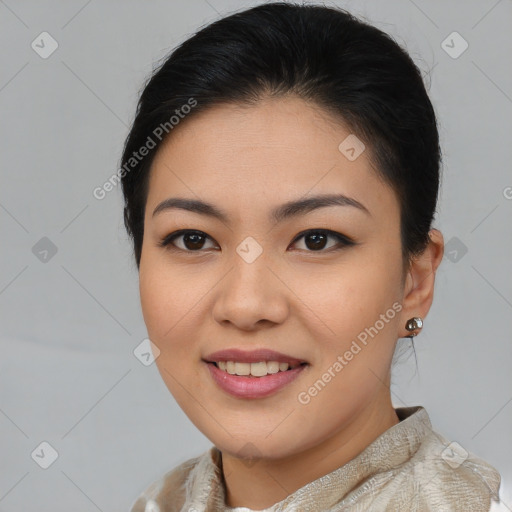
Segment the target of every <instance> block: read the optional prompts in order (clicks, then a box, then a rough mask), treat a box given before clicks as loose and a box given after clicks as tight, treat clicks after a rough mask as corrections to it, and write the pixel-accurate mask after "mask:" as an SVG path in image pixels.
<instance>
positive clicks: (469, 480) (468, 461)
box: [386, 430, 501, 512]
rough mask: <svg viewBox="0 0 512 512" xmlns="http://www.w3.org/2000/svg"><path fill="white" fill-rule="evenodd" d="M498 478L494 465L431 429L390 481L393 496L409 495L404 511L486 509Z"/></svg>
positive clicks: (473, 511) (495, 494) (470, 511)
mask: <svg viewBox="0 0 512 512" xmlns="http://www.w3.org/2000/svg"><path fill="white" fill-rule="evenodd" d="M500 481H501V477H500V474H499V473H498V471H497V470H496V469H495V468H494V467H493V466H491V465H490V464H489V463H487V462H486V461H484V460H482V459H480V458H479V457H477V456H476V455H474V454H473V453H471V452H468V451H467V450H466V449H464V447H462V446H461V445H460V444H458V443H457V442H450V441H449V440H448V439H446V438H445V437H444V436H442V435H441V434H439V433H437V432H435V431H434V430H432V431H431V432H430V433H429V434H428V435H427V436H426V437H425V439H424V441H423V442H422V444H421V446H420V447H419V449H418V451H417V452H416V453H415V455H414V456H413V457H412V458H411V459H410V460H409V461H408V462H407V463H405V464H404V466H403V467H402V468H396V472H395V474H394V478H393V481H392V482H393V483H392V484H391V482H390V484H391V486H392V487H394V488H395V489H394V491H395V492H394V493H393V494H395V496H397V497H398V496H400V497H401V498H403V497H404V495H407V496H408V497H409V498H408V499H407V501H408V503H407V504H405V503H403V505H404V507H403V510H405V509H407V510H418V511H420V510H421V511H422V510H436V511H445V512H488V511H489V509H490V507H491V504H492V500H496V501H498V500H499V498H498V494H499V487H500ZM405 489H408V491H409V492H406V493H405V494H404V490H405ZM411 502H412V503H411ZM386 510H388V509H386ZM389 510H391V509H389ZM393 510H402V508H398V509H393Z"/></svg>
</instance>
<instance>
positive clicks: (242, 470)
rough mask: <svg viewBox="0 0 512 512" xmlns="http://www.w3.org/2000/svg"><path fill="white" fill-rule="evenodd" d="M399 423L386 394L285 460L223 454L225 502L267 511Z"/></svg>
mask: <svg viewBox="0 0 512 512" xmlns="http://www.w3.org/2000/svg"><path fill="white" fill-rule="evenodd" d="M398 423H399V419H398V417H397V415H396V412H395V410H394V408H393V406H392V404H391V398H390V396H389V393H387V395H386V397H384V399H383V398H382V397H380V399H379V401H378V402H377V403H375V404H370V405H369V406H368V407H367V408H366V409H363V411H362V412H361V413H360V414H359V415H358V416H357V418H355V419H354V420H353V421H351V422H350V424H348V425H347V426H346V427H345V428H343V429H342V430H340V431H338V432H336V434H335V435H333V436H332V437H330V438H328V439H326V440H324V441H322V443H320V444H318V445H316V446H313V447H312V448H310V449H308V450H305V451H303V452H300V453H297V454H293V455H291V456H289V457H286V458H282V459H263V458H262V459H257V460H254V461H252V463H251V464H250V465H249V464H247V461H244V460H241V459H239V458H237V457H233V456H231V455H230V454H228V453H227V452H223V453H222V467H223V476H224V481H225V483H226V491H227V493H226V500H227V505H228V506H230V507H248V508H252V509H254V510H261V509H264V508H268V507H270V506H272V505H274V504H275V503H278V502H279V501H282V500H283V499H285V498H286V497H287V496H289V495H290V494H292V493H293V492H295V491H296V490H297V489H300V488H301V487H303V486H304V485H306V484H308V483H309V482H312V481H314V480H316V479H318V478H320V477H322V476H324V475H326V474H328V473H331V472H332V471H334V470H335V469H337V468H339V467H341V466H343V465H344V464H346V463H347V462H349V461H351V460H352V459H353V458H355V457H356V456H357V455H359V454H360V453H361V452H362V451H363V450H364V449H365V448H366V447H367V446H368V445H369V444H371V443H372V442H373V441H374V440H375V439H377V437H379V436H380V435H381V434H383V433H384V432H385V431H386V430H388V429H389V428H391V427H392V426H394V425H396V424H398Z"/></svg>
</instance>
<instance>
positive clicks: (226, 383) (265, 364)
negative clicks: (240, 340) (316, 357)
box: [203, 349, 310, 399]
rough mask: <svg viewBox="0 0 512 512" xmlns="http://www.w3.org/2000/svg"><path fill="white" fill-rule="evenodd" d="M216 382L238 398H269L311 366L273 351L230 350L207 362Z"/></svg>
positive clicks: (216, 353)
mask: <svg viewBox="0 0 512 512" xmlns="http://www.w3.org/2000/svg"><path fill="white" fill-rule="evenodd" d="M203 362H204V363H205V366H206V367H207V368H208V370H209V371H208V373H209V375H210V377H211V378H212V380H213V382H214V383H215V384H216V385H217V387H218V388H220V389H221V390H222V391H224V392H225V393H227V394H229V395H231V396H234V397H236V398H243V399H247V398H252V399H253V398H265V397H267V396H270V395H273V394H275V393H277V392H278V391H279V390H280V389H282V388H284V387H285V386H287V385H288V384H290V383H291V382H293V381H294V380H295V379H296V378H297V377H298V376H299V375H300V374H301V373H302V372H303V371H304V370H306V368H307V367H309V366H310V364H309V363H308V362H307V361H304V360H303V359H298V358H296V357H292V356H288V355H286V354H281V353H279V352H275V351H273V350H267V349H257V350H252V351H246V350H239V349H227V350H221V351H219V352H214V353H212V354H209V355H208V356H206V357H205V358H204V359H203Z"/></svg>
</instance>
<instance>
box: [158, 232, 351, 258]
mask: <svg viewBox="0 0 512 512" xmlns="http://www.w3.org/2000/svg"><path fill="white" fill-rule="evenodd" d="M187 234H196V235H201V236H204V237H205V238H209V239H210V240H212V238H211V237H210V236H208V235H207V234H206V233H205V232H204V231H198V230H195V229H181V230H179V231H175V232H173V233H170V234H169V235H167V236H165V237H164V238H163V239H162V240H161V241H160V242H158V246H159V247H163V248H165V249H166V250H169V251H181V252H185V253H187V252H188V253H200V252H205V250H203V249H198V250H196V251H192V250H188V249H181V248H179V247H176V246H175V245H174V244H173V242H174V240H176V239H177V238H179V237H181V236H183V235H187ZM311 234H325V235H328V236H330V237H332V238H335V239H336V240H338V244H337V246H333V247H329V248H328V249H325V250H324V249H320V250H318V251H313V250H307V249H306V250H305V251H306V252H311V253H322V252H334V251H339V250H341V249H344V248H345V247H350V246H353V245H357V244H356V242H354V241H353V240H351V239H350V238H349V237H347V236H345V235H342V234H341V233H337V232H336V231H331V230H330V229H308V230H306V231H303V232H302V233H299V234H298V235H297V236H296V237H295V239H294V240H293V242H292V245H293V244H295V243H297V242H298V241H299V240H300V239H301V238H304V237H306V236H307V235H311ZM207 250H209V249H207Z"/></svg>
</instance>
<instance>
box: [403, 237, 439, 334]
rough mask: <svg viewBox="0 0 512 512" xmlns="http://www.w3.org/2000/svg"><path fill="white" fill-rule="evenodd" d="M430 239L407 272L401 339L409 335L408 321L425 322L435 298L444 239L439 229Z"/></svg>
mask: <svg viewBox="0 0 512 512" xmlns="http://www.w3.org/2000/svg"><path fill="white" fill-rule="evenodd" d="M429 238H430V242H429V243H428V246H427V247H426V249H425V250H424V251H423V252H422V253H421V254H420V255H418V256H415V257H414V258H413V260H412V262H411V265H410V267H409V269H408V271H407V275H406V279H405V285H404V295H403V299H402V311H401V313H400V314H401V317H400V322H401V326H400V329H399V336H400V337H401V338H403V337H405V336H408V335H409V331H407V329H406V328H405V323H406V322H407V320H409V319H410V318H412V317H415V316H419V317H421V318H422V319H423V320H424V319H425V317H426V316H427V314H428V311H429V310H430V306H431V305H432V300H433V298H434V281H435V277H436V270H437V267H439V264H440V263H441V260H442V259H443V254H444V239H443V235H442V233H441V232H440V231H439V230H438V229H431V230H430V231H429Z"/></svg>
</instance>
